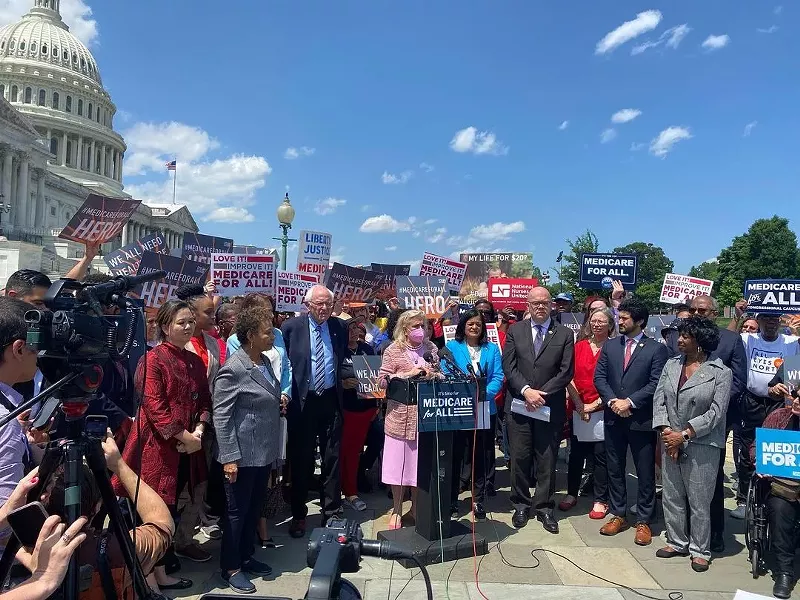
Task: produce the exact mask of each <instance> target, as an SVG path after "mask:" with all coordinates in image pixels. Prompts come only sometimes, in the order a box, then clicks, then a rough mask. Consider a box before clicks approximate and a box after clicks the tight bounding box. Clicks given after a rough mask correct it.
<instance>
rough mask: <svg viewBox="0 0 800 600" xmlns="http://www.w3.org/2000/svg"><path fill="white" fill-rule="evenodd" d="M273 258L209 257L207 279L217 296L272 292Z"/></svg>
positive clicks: (238, 255)
mask: <svg viewBox="0 0 800 600" xmlns="http://www.w3.org/2000/svg"><path fill="white" fill-rule="evenodd" d="M275 267H276V265H275V257H274V256H272V255H271V254H270V255H261V256H259V255H247V254H227V253H226V254H219V253H214V254H212V255H211V279H213V280H214V281H215V282H216V284H217V294H219V295H220V296H244V295H245V294H250V293H257V294H269V295H272V294H274V293H275Z"/></svg>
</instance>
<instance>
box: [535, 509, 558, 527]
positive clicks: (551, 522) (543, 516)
mask: <svg viewBox="0 0 800 600" xmlns="http://www.w3.org/2000/svg"><path fill="white" fill-rule="evenodd" d="M536 520H537V521H539V522H540V523H541V524H542V527H544V530H545V531H547V532H548V533H558V521H556V517H555V515H553V511H551V510H543V511H538V512H537V513H536Z"/></svg>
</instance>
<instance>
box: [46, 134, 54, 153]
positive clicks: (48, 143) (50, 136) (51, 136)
mask: <svg viewBox="0 0 800 600" xmlns="http://www.w3.org/2000/svg"><path fill="white" fill-rule="evenodd" d="M52 139H53V132H52V131H50V130H49V129H48V130H47V151H48V152H50V140H52Z"/></svg>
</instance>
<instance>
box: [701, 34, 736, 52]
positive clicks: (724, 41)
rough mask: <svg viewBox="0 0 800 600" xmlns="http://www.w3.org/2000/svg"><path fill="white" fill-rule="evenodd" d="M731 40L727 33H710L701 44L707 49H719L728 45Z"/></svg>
mask: <svg viewBox="0 0 800 600" xmlns="http://www.w3.org/2000/svg"><path fill="white" fill-rule="evenodd" d="M730 41H731V38H730V36H729V35H728V34H727V33H725V34H722V35H710V36H708V37H707V38H706V39H705V41H704V42H703V43H702V44H701V46H702V47H703V48H705V49H706V50H719V49H720V48H724V47H725V46H727V45H728V44H729V43H730Z"/></svg>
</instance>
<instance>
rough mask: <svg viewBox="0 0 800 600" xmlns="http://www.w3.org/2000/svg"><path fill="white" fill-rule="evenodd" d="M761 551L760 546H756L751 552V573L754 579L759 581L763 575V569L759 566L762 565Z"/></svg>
mask: <svg viewBox="0 0 800 600" xmlns="http://www.w3.org/2000/svg"><path fill="white" fill-rule="evenodd" d="M759 550H760V548H759V547H758V544H754V545H753V549H752V550H750V572H751V573H752V574H753V579H758V576H759V575H760V574H761V567H760V566H759V565H760V564H761V563H760V561H761V553H760V552H759Z"/></svg>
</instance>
